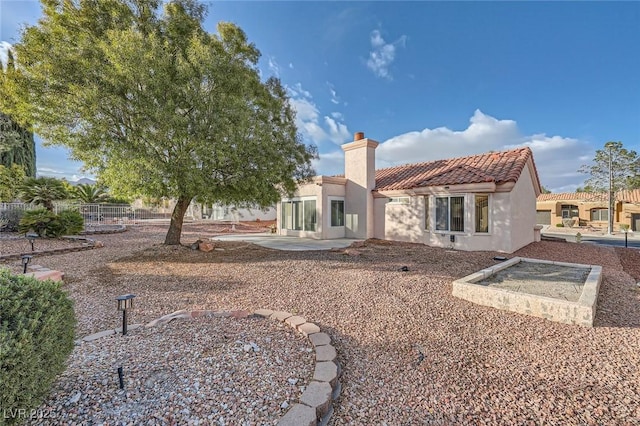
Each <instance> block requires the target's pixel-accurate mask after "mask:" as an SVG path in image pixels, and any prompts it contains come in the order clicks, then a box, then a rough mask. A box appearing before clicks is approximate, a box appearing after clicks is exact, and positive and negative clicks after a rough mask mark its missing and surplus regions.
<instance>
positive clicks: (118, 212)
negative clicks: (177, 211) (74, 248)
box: [0, 202, 195, 226]
mask: <svg viewBox="0 0 640 426" xmlns="http://www.w3.org/2000/svg"><path fill="white" fill-rule="evenodd" d="M36 208H41V206H38V205H36V204H28V203H0V213H2V212H3V211H8V210H33V209H36ZM63 210H75V211H78V212H79V213H80V214H81V215H82V217H83V218H84V221H85V226H91V225H96V224H100V225H102V224H104V225H109V224H114V225H116V224H127V225H134V224H137V223H141V222H142V223H144V222H145V221H152V220H162V219H165V220H169V219H171V210H170V209H167V208H161V207H146V206H145V207H141V208H134V207H132V206H131V205H129V204H85V203H69V202H55V203H54V212H55V213H59V212H61V211H63ZM192 210H193V209H191V208H190V209H189V210H188V211H187V214H186V215H185V218H186V219H191V220H193V219H194V216H195V215H194V214H193V211H192Z"/></svg>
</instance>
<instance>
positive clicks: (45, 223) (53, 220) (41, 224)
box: [18, 209, 64, 238]
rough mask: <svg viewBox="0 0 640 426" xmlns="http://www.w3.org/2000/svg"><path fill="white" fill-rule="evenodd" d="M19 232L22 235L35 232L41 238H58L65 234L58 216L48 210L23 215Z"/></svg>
mask: <svg viewBox="0 0 640 426" xmlns="http://www.w3.org/2000/svg"><path fill="white" fill-rule="evenodd" d="M18 231H19V232H20V233H22V234H26V233H27V232H35V233H37V234H38V235H39V236H41V237H46V238H56V237H59V236H60V235H62V234H64V229H63V228H62V224H61V223H60V221H59V220H58V216H57V215H56V214H55V213H54V212H52V211H49V210H47V209H35V210H27V211H25V212H24V214H23V215H22V219H21V220H20V226H19V227H18Z"/></svg>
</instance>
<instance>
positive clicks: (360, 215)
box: [342, 139, 378, 238]
mask: <svg viewBox="0 0 640 426" xmlns="http://www.w3.org/2000/svg"><path fill="white" fill-rule="evenodd" d="M377 145H378V143H377V142H376V141H373V140H370V139H362V140H359V141H355V142H351V143H349V144H345V145H343V146H342V149H343V150H344V175H345V178H346V179H347V183H346V185H345V197H346V200H347V202H345V225H346V226H345V236H346V237H347V238H368V237H373V234H374V217H373V195H372V193H371V191H372V190H373V188H374V187H375V148H376V146H377ZM354 147H355V148H354Z"/></svg>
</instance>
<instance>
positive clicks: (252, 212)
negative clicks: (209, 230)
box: [131, 198, 276, 222]
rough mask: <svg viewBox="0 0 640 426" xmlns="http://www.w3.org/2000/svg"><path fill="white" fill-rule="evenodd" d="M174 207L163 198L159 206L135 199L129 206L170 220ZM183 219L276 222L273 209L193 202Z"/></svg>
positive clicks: (172, 200)
mask: <svg viewBox="0 0 640 426" xmlns="http://www.w3.org/2000/svg"><path fill="white" fill-rule="evenodd" d="M175 205H176V201H175V200H174V199H169V198H163V199H162V200H161V201H160V203H159V204H157V205H153V206H149V205H146V204H145V203H144V201H142V199H136V200H135V201H134V202H133V203H131V206H132V207H133V208H135V209H136V211H137V212H143V211H144V212H148V213H149V218H151V217H156V218H171V213H172V212H173V209H174V207H175ZM185 218H187V219H191V220H199V219H211V220H214V221H221V222H240V221H243V222H253V221H256V220H260V221H272V220H276V209H275V207H268V208H266V209H260V208H257V207H256V208H251V209H248V208H240V207H236V206H234V205H222V204H210V205H203V204H200V203H196V202H195V200H194V201H192V202H191V204H189V207H188V208H187V211H186V213H185Z"/></svg>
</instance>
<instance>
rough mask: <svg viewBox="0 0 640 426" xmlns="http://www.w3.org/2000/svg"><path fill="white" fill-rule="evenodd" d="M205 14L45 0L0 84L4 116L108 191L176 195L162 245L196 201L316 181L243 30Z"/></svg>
mask: <svg viewBox="0 0 640 426" xmlns="http://www.w3.org/2000/svg"><path fill="white" fill-rule="evenodd" d="M161 4H162V7H163V8H164V10H163V11H162V10H161V9H160V5H161ZM204 15H205V8H204V6H203V5H202V4H201V3H199V2H197V1H195V0H171V1H168V2H162V3H161V2H158V1H151V0H137V1H132V2H117V1H116V2H113V1H108V2H107V1H104V2H100V1H90V2H67V1H64V2H63V1H62V0H48V1H43V16H42V18H41V19H40V21H38V24H37V25H36V26H32V27H27V28H26V29H25V30H24V32H23V34H22V39H21V42H20V43H18V44H17V45H16V46H15V50H16V52H17V56H18V57H19V58H21V64H20V65H21V66H20V67H19V68H18V69H17V70H16V71H15V72H12V73H9V74H7V75H5V77H4V79H3V80H2V81H0V109H2V110H5V111H9V112H10V113H11V114H15V115H16V116H18V117H19V118H20V119H21V120H23V121H24V122H30V123H35V130H36V132H37V133H38V134H39V135H41V136H42V137H44V138H45V139H46V140H47V141H49V142H50V143H59V144H63V145H66V146H67V147H69V148H70V149H71V152H72V156H73V157H74V159H77V160H81V161H83V162H84V163H85V165H86V167H87V168H88V169H89V170H91V171H93V172H95V174H96V175H98V176H100V179H101V180H102V181H103V182H104V183H105V184H106V185H107V186H108V187H109V188H110V189H111V190H112V191H114V193H115V194H119V195H127V196H137V195H146V196H149V197H155V198H162V197H168V198H172V199H175V200H176V201H177V202H176V208H175V210H174V213H173V214H172V218H171V225H170V228H169V231H168V232H167V237H166V239H165V243H167V244H178V243H179V242H180V230H181V228H182V222H183V218H184V214H185V212H186V209H187V207H188V205H189V202H190V201H191V200H192V199H194V198H196V199H197V200H198V201H202V202H207V203H213V202H218V203H223V204H234V205H237V206H248V205H254V206H256V207H266V206H269V205H272V204H274V203H275V202H276V201H278V200H279V199H280V197H281V195H282V194H283V193H289V194H291V193H293V191H294V190H295V188H296V184H297V182H298V180H299V179H303V178H307V177H309V176H312V175H313V170H312V168H311V163H310V161H311V160H312V159H313V158H314V157H315V156H316V151H315V148H314V147H308V146H306V145H304V144H303V143H302V142H301V140H300V137H299V135H298V132H297V129H296V126H295V114H294V111H293V109H292V107H291V104H290V103H289V99H288V96H287V94H286V91H285V89H284V88H283V86H282V84H281V83H280V81H279V80H278V79H276V78H269V79H268V80H266V81H264V82H263V81H262V80H261V77H260V75H259V72H258V67H257V63H258V59H259V57H260V52H259V51H258V49H257V48H256V47H255V46H254V45H253V44H252V43H250V42H249V41H248V40H247V37H246V35H245V33H244V32H243V31H242V30H241V29H240V28H238V27H237V26H235V25H234V24H231V23H219V24H218V27H217V34H209V33H207V32H206V31H205V30H204V29H203V28H202V22H203V19H204ZM69 40H73V43H69Z"/></svg>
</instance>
